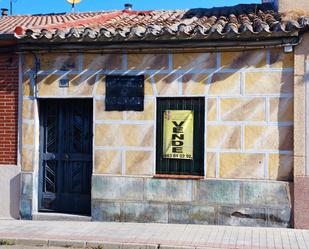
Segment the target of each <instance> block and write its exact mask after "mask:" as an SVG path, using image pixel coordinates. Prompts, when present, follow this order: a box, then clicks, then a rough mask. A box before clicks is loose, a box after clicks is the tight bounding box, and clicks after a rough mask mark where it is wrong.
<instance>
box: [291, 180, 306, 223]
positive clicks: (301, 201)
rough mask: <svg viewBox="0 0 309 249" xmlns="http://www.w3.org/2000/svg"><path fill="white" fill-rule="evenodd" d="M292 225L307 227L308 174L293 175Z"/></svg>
mask: <svg viewBox="0 0 309 249" xmlns="http://www.w3.org/2000/svg"><path fill="white" fill-rule="evenodd" d="M294 227H295V228H298V229H309V176H296V177H294Z"/></svg>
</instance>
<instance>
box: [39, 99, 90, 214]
mask: <svg viewBox="0 0 309 249" xmlns="http://www.w3.org/2000/svg"><path fill="white" fill-rule="evenodd" d="M40 145H41V146H40V165H41V167H40V186H39V187H40V189H41V192H40V196H39V200H40V202H39V209H40V211H55V212H62V213H75V214H90V211H91V175H92V100H89V99H68V100H60V99H55V100H42V101H40Z"/></svg>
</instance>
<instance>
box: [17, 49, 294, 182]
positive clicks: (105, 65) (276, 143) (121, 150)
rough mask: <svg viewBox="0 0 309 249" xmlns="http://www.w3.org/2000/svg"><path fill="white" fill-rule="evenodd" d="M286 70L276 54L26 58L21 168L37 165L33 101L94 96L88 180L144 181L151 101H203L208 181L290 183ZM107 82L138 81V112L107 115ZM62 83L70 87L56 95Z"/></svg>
mask: <svg viewBox="0 0 309 249" xmlns="http://www.w3.org/2000/svg"><path fill="white" fill-rule="evenodd" d="M293 66H294V64H293V53H290V54H286V53H284V52H283V50H282V49H265V50H252V51H245V52H218V53H166V54H74V53H73V54H41V55H37V56H36V57H34V56H33V55H26V56H24V80H23V82H24V83H23V96H24V97H23V164H22V166H23V170H24V171H32V170H33V167H34V165H35V162H34V161H35V160H36V158H37V157H36V156H35V154H37V148H36V147H35V141H36V139H37V138H36V136H35V135H34V134H36V133H37V117H36V115H37V113H36V112H37V103H36V101H35V100H36V99H37V98H54V97H59V98H69V97H89V98H93V101H94V173H95V174H106V175H123V176H129V175H131V176H152V175H153V174H155V160H154V156H155V127H156V117H155V116H156V114H155V110H156V98H157V97H163V96H164V97H167V96H168V97H175V96H190V97H194V96H199V97H200V96H204V97H205V101H206V102H205V103H206V110H207V113H206V114H207V115H206V121H205V122H206V123H205V127H206V130H205V131H206V140H205V148H206V150H205V158H206V160H205V161H206V163H205V174H206V177H207V178H223V179H238V178H245V179H271V180H284V181H290V180H291V179H292V172H293ZM106 74H130V75H138V74H144V75H145V79H146V80H145V111H144V112H106V111H105V110H104V108H105V107H104V99H105V75H106ZM60 79H68V80H69V87H68V88H63V87H59V80H60ZM115 138H117V139H115ZM35 167H37V166H35Z"/></svg>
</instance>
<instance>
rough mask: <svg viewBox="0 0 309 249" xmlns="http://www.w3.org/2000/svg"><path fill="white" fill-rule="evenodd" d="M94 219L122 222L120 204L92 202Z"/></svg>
mask: <svg viewBox="0 0 309 249" xmlns="http://www.w3.org/2000/svg"><path fill="white" fill-rule="evenodd" d="M91 212H92V215H91V216H92V219H93V220H94V221H113V222H117V221H120V220H121V219H120V203H116V202H102V201H97V200H94V201H92V208H91Z"/></svg>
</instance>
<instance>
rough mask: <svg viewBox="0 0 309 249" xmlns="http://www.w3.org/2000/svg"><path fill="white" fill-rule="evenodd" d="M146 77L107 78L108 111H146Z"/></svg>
mask: <svg viewBox="0 0 309 249" xmlns="http://www.w3.org/2000/svg"><path fill="white" fill-rule="evenodd" d="M144 78H145V77H144V75H139V76H121V75H107V76H106V98H105V110H106V111H144Z"/></svg>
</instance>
